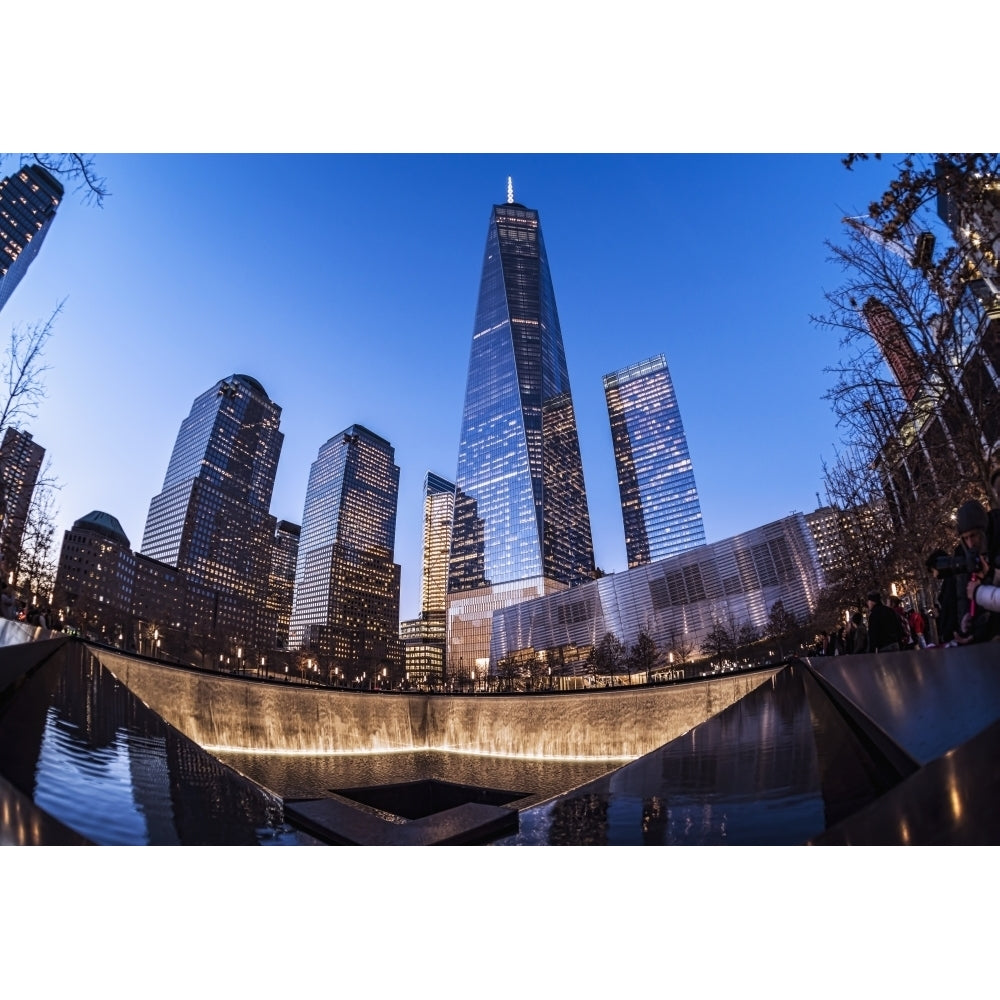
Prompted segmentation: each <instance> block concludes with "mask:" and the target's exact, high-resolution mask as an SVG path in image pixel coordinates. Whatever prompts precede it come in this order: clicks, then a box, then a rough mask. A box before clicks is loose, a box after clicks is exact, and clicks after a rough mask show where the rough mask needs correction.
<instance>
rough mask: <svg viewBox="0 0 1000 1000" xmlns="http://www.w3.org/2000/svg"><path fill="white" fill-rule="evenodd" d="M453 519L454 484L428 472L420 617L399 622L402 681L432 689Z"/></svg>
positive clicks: (439, 660) (439, 662) (438, 669)
mask: <svg viewBox="0 0 1000 1000" xmlns="http://www.w3.org/2000/svg"><path fill="white" fill-rule="evenodd" d="M454 516H455V484H454V483H451V482H449V481H448V480H447V479H444V478H442V477H441V476H438V475H436V474H435V473H433V472H428V473H427V475H426V477H425V478H424V546H423V571H422V573H421V578H420V617H419V618H414V619H411V620H408V621H404V622H400V623H399V636H400V638H401V639H402V640H403V654H404V657H405V660H406V668H405V669H406V680H407V681H409V682H410V683H411V684H412V685H414V686H435V685H438V684H441V683H443V681H444V675H445V651H446V629H445V608H446V600H447V593H448V559H449V554H450V552H451V528H452V522H453V520H454Z"/></svg>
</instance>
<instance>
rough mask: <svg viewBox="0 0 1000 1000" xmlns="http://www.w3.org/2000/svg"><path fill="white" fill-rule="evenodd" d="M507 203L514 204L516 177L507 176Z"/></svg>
mask: <svg viewBox="0 0 1000 1000" xmlns="http://www.w3.org/2000/svg"><path fill="white" fill-rule="evenodd" d="M507 204H508V205H513V204H514V178H513V177H510V176H508V177H507Z"/></svg>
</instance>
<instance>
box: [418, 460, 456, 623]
mask: <svg viewBox="0 0 1000 1000" xmlns="http://www.w3.org/2000/svg"><path fill="white" fill-rule="evenodd" d="M454 516H455V484H454V483H449V482H448V480H447V479H442V478H441V477H440V476H436V475H435V474H434V473H433V472H428V473H427V476H426V477H425V479H424V559H423V575H422V576H421V580H420V613H421V615H422V616H423V617H424V618H430V617H438V618H440V620H441V621H442V622H443V621H444V613H445V598H446V596H447V592H448V554H449V552H450V551H451V526H452V521H453V519H454Z"/></svg>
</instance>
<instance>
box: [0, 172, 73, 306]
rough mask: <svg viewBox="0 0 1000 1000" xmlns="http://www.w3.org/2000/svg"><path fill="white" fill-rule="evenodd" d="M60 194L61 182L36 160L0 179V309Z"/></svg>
mask: <svg viewBox="0 0 1000 1000" xmlns="http://www.w3.org/2000/svg"><path fill="white" fill-rule="evenodd" d="M62 196H63V186H62V184H60V183H59V181H57V180H56V179H55V178H54V177H53V176H52V174H50V173H49V172H48V171H47V170H46V169H45V168H44V167H40V166H38V165H37V164H31V165H30V166H25V167H22V168H21V169H20V170H18V171H17V173H15V174H11V175H10V177H5V178H4V179H3V180H2V181H0V309H3V307H4V306H5V305H6V303H7V300H8V299H9V298H10V296H11V294H12V293H13V291H14V289H15V288H17V285H18V282H20V280H21V279H22V278H23V277H24V275H25V272H26V271H27V270H28V265H30V264H31V262H32V261H33V260H34V259H35V257H37V256H38V251H39V250H40V249H41V246H42V243H43V241H44V240H45V237H46V236H47V235H48V232H49V228H50V226H51V225H52V220H53V219H54V218H55V214H56V209H57V208H58V206H59V201H60V199H61V198H62Z"/></svg>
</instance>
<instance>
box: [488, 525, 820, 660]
mask: <svg viewBox="0 0 1000 1000" xmlns="http://www.w3.org/2000/svg"><path fill="white" fill-rule="evenodd" d="M822 586H823V571H822V569H821V568H820V564H819V559H818V557H817V552H816V545H815V542H814V539H813V534H812V532H811V531H810V528H809V525H808V524H807V523H806V518H805V516H804V515H802V514H793V515H791V516H790V517H786V518H782V519H781V520H780V521H775V522H773V523H772V524H766V525H764V526H763V527H760V528H754V529H753V530H752V531H747V532H744V533H743V534H740V535H734V536H733V537H732V538H726V539H723V540H722V541H719V542H713V543H712V544H710V545H700V546H698V547H697V548H693V549H689V550H688V551H686V552H683V553H681V554H679V555H676V556H670V557H668V558H666V559H661V560H659V561H657V562H653V563H649V564H647V565H645V566H638V567H636V568H634V569H630V570H626V571H625V572H622V573H616V574H613V575H609V576H605V577H603V578H601V579H599V580H595V581H594V582H592V583H585V584H582V585H580V586H578V587H574V588H573V589H572V590H565V591H561V592H559V593H554V594H550V595H547V596H545V597H541V598H538V599H536V600H532V601H526V602H525V603H523V604H518V605H515V606H513V607H507V608H502V609H500V610H498V611H495V612H494V614H493V622H492V631H491V636H492V638H491V646H490V670H491V672H493V673H495V672H496V670H497V665H498V663H500V661H502V660H507V659H508V658H513V660H515V661H517V662H522V661H523V660H524V658H525V657H526V656H531V657H534V658H538V659H542V660H544V661H546V663H547V665H548V667H551V669H552V673H553V675H556V674H559V673H582V672H584V667H583V664H584V662H585V661H586V658H587V655H588V653H589V652H590V650H591V649H592V648H593V647H594V646H595V645H596V644H597V643H598V642H599V641H600V640H601V638H602V637H603V636H604V635H605V634H606V633H608V632H611V633H613V634H614V635H615V636H617V638H618V639H619V640H620V641H621V642H622V643H624V644H625V646H626V647H631V646H632V645H634V644H635V642H636V641H637V639H638V637H639V633H640V632H641V631H642V630H645V631H646V632H647V633H648V634H649V636H650V637H651V638H652V639H653V641H654V642H655V643H656V646H657V651H658V653H659V654H660V656H661V658H663V659H665V660H669V658H670V653H671V652H672V651H675V650H679V649H680V648H681V647H682V646H683V647H685V648H686V649H687V650H689V651H690V650H692V649H693V650H695V651H697V650H700V648H701V646H702V644H703V643H704V642H705V640H706V637H707V636H708V634H709V632H711V631H712V630H713V628H715V627H716V626H717V625H718V624H719V623H731V622H736V623H739V624H741V625H742V624H746V625H749V626H750V628H752V629H754V630H756V631H757V632H758V633H760V632H762V631H763V629H764V627H765V625H766V623H767V620H768V615H769V614H770V610H771V608H772V607H773V605H774V604H775V602H777V601H781V602H782V604H783V605H784V608H785V610H786V611H789V612H791V613H792V614H793V615H795V617H796V618H797V619H798V620H799V621H804V620H806V619H807V618H808V617H809V616H810V615H811V614H812V612H813V610H814V609H815V606H816V601H817V599H818V597H819V592H820V590H821V588H822Z"/></svg>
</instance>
